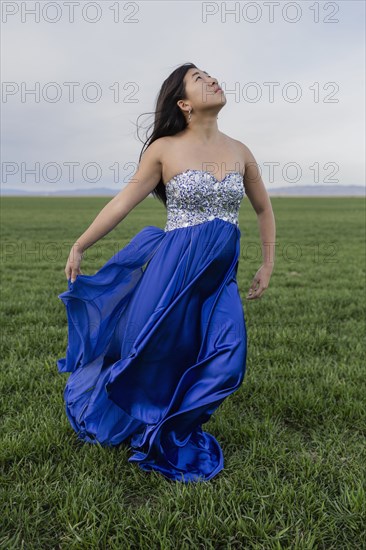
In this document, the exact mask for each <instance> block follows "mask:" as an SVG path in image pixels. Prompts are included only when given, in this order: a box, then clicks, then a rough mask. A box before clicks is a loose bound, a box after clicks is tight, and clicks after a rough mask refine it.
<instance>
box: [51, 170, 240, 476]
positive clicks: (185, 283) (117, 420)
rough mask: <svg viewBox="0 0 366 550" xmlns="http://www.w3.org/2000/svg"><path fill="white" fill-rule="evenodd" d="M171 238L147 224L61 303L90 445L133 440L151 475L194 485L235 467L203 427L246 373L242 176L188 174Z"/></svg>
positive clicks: (173, 187)
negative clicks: (226, 466)
mask: <svg viewBox="0 0 366 550" xmlns="http://www.w3.org/2000/svg"><path fill="white" fill-rule="evenodd" d="M166 195H167V204H166V207H167V221H166V225H165V228H164V229H161V228H159V227H156V226H152V225H148V226H146V227H144V228H143V229H142V230H141V231H140V232H139V233H137V234H136V235H135V236H134V237H133V238H132V239H131V241H130V242H129V243H128V244H127V245H126V246H124V247H123V248H122V249H121V250H120V251H118V252H117V253H116V254H115V255H114V256H113V257H111V258H110V259H109V260H108V261H107V262H106V263H105V264H104V265H103V266H102V267H101V268H100V269H99V271H97V272H96V273H95V274H94V275H78V276H77V278H76V280H75V281H74V283H71V279H68V290H67V291H65V292H63V293H62V294H59V296H58V297H59V298H60V299H61V300H62V302H63V303H64V305H65V308H66V316H67V323H68V343H67V349H66V356H65V357H63V358H61V359H59V360H58V361H57V367H58V371H59V372H60V373H61V372H70V373H71V374H70V376H69V378H68V380H67V382H66V387H65V391H64V400H65V408H66V415H67V417H68V419H69V422H70V424H71V426H72V428H73V430H75V432H76V433H77V437H78V438H79V439H82V440H84V441H85V442H87V443H91V444H97V443H99V444H100V445H102V446H116V445H119V444H120V443H122V442H125V443H126V444H127V445H128V446H129V450H130V451H131V456H130V457H129V458H128V462H136V463H137V464H138V465H139V467H140V468H141V469H142V470H144V471H151V470H155V471H157V472H159V473H160V474H162V475H163V476H165V477H166V478H168V479H170V480H177V481H181V482H183V483H187V482H190V481H206V480H209V479H211V478H213V477H214V476H216V475H217V474H218V473H219V472H220V471H221V470H222V469H223V467H224V458H223V452H222V449H221V447H220V444H219V442H218V441H217V440H216V438H215V437H214V436H213V435H212V434H210V433H208V432H206V431H203V429H202V424H204V423H205V422H207V421H208V420H209V419H210V417H211V415H212V413H213V412H214V411H215V410H216V409H217V408H218V407H219V405H220V404H221V403H222V402H223V401H224V399H225V398H226V397H228V396H229V395H230V394H232V393H233V392H235V391H236V390H238V388H239V387H240V385H241V383H242V382H243V379H244V374H245V370H246V354H247V334H246V326H245V317H244V311H243V305H242V302H241V299H240V294H239V289H238V285H237V280H236V275H237V269H238V262H239V254H240V236H241V231H240V229H239V224H238V212H239V207H240V203H241V200H242V199H243V197H244V195H245V192H244V186H243V176H242V175H241V174H240V173H239V172H229V173H228V174H227V175H226V176H225V178H224V179H223V180H222V181H218V180H217V179H216V178H215V177H214V176H213V174H211V173H210V172H206V171H201V170H186V171H184V172H182V173H180V174H177V175H176V176H175V177H173V178H172V179H171V180H170V181H169V182H168V183H167V185H166Z"/></svg>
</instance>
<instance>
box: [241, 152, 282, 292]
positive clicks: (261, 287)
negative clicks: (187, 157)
mask: <svg viewBox="0 0 366 550" xmlns="http://www.w3.org/2000/svg"><path fill="white" fill-rule="evenodd" d="M242 145H243V147H244V150H243V152H244V158H245V161H244V163H245V173H244V188H245V194H246V196H247V197H248V199H249V201H250V203H251V205H252V206H253V208H254V210H255V212H256V214H257V219H258V226H259V233H260V238H261V243H262V257H263V264H262V265H261V267H260V268H259V269H258V271H257V273H256V274H255V275H254V277H253V281H252V284H251V286H250V288H249V292H248V294H247V296H246V298H247V300H255V299H257V298H260V297H261V296H262V295H263V292H264V291H265V290H266V288H268V285H269V280H270V278H271V275H272V270H273V267H274V260H275V240H276V224H275V218H274V214H273V210H272V205H271V201H270V198H269V195H268V193H267V190H266V188H265V186H264V183H263V180H262V177H261V173H260V168H259V166H258V164H257V162H256V160H255V158H254V156H253V153H252V152H251V151H250V149H249V148H248V147H247V146H246V145H244V144H242Z"/></svg>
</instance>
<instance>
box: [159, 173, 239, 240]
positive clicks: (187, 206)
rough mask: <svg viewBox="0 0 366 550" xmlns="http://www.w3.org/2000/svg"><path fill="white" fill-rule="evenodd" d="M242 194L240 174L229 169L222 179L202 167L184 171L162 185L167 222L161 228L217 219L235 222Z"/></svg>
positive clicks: (185, 225)
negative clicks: (201, 168) (165, 200)
mask: <svg viewBox="0 0 366 550" xmlns="http://www.w3.org/2000/svg"><path fill="white" fill-rule="evenodd" d="M244 195H245V192H244V185H243V176H242V175H241V174H240V173H239V172H229V173H228V174H226V176H225V177H224V179H223V180H222V181H218V180H217V179H216V178H215V176H214V175H213V174H211V173H210V172H206V171H204V170H185V171H184V172H181V173H180V174H177V175H176V176H174V177H173V178H172V179H171V180H170V181H168V183H167V184H166V198H167V202H166V207H167V221H166V225H165V228H164V231H171V230H172V229H177V228H179V227H187V226H189V225H197V224H199V223H203V222H206V221H209V220H213V219H214V218H221V219H222V220H226V221H228V222H231V223H233V224H235V225H239V220H238V214H239V207H240V203H241V200H242V199H243V197H244Z"/></svg>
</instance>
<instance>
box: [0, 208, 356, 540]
mask: <svg viewBox="0 0 366 550" xmlns="http://www.w3.org/2000/svg"><path fill="white" fill-rule="evenodd" d="M108 201H109V199H108V198H72V199H71V198H50V197H47V198H12V197H7V198H3V199H2V260H3V262H2V298H1V310H2V358H3V361H2V368H1V419H2V422H1V440H2V441H1V451H0V459H1V470H2V491H1V500H2V501H1V502H0V504H1V510H2V512H1V516H0V523H1V526H0V533H1V534H0V547H1V548H6V549H13V548H14V549H17V548H24V549H26V550H31V549H35V550H40V549H42V550H43V549H48V548H49V549H66V548H67V549H73V548H75V549H84V548H85V549H94V548H95V549H98V550H99V549H108V550H109V549H118V550H120V549H121V550H124V549H129V548H138V549H145V548H146V549H163V550H165V549H176V548H179V549H184V550H185V549H187V550H188V549H189V550H191V549H198V548H199V549H205V550H206V549H207V550H209V549H215V550H216V549H220V550H221V549H231V548H234V549H239V548H240V549H265V550H267V549H276V550H279V549H288V548H291V549H299V550H303V549H306V550H308V549H325V550H331V549H337V550H343V549H348V548H349V549H352V550H356V549H364V548H365V537H366V532H365V525H366V517H365V463H366V456H365V455H366V453H365V435H366V434H365V432H366V430H365V427H366V422H365V244H364V238H365V201H364V199H363V198H361V199H358V198H329V199H327V198H316V199H315V198H303V199H300V198H272V205H273V209H274V213H275V217H276V225H277V238H276V241H277V251H276V263H275V268H274V271H273V274H272V278H271V281H270V285H269V288H268V289H267V290H266V292H265V294H264V295H263V298H262V299H261V300H256V301H247V300H245V296H246V294H247V291H248V288H249V286H250V283H251V280H252V277H253V276H254V274H255V272H256V271H257V269H258V268H259V267H260V265H261V252H260V250H261V249H260V240H259V234H258V226H257V221H256V216H255V213H254V211H253V209H252V207H251V205H250V203H249V201H248V200H245V201H243V204H242V208H241V211H240V228H241V232H242V238H241V257H240V263H239V270H238V283H239V288H240V292H241V296H242V301H243V307H244V312H245V318H246V324H247V331H248V359H247V372H246V376H245V379H244V383H243V385H242V386H241V388H240V389H239V390H238V391H237V392H236V393H235V394H233V395H231V396H229V397H228V398H227V400H226V401H225V402H224V403H223V404H222V405H221V406H220V407H219V409H218V410H217V411H216V412H215V413H214V414H213V416H212V417H211V419H210V421H209V422H208V423H206V424H204V425H203V429H204V430H205V431H209V432H210V433H212V434H213V435H214V436H215V437H216V438H217V439H218V441H219V443H220V444H221V446H222V449H223V452H224V458H225V466H224V470H223V471H222V472H220V474H219V475H218V476H217V477H216V478H214V479H213V480H211V481H209V482H207V483H197V484H194V483H192V484H189V485H184V484H182V483H179V482H176V483H174V482H170V481H169V480H166V479H165V478H164V477H163V476H161V475H160V474H158V473H157V472H149V473H148V472H143V471H142V470H140V469H139V468H138V466H137V464H132V463H128V462H127V459H128V457H129V454H128V452H127V448H126V447H124V446H123V445H121V446H119V447H118V448H112V449H111V448H103V447H101V446H93V445H88V444H85V443H82V442H81V441H77V440H76V434H75V432H74V431H73V430H72V428H71V426H70V425H69V423H68V420H67V418H66V415H65V413H64V402H63V389H64V386H65V384H66V381H67V377H68V376H69V375H68V374H59V373H58V371H57V366H56V360H57V359H58V358H60V357H63V356H64V353H65V350H66V343H67V324H66V313H65V308H64V305H63V304H62V302H61V301H60V300H59V298H58V294H60V293H61V292H63V291H64V290H66V289H67V281H66V277H65V274H64V268H65V264H66V260H67V256H68V253H69V250H70V247H71V245H72V243H73V242H74V241H75V240H76V239H77V237H78V236H79V235H81V233H83V232H84V230H85V229H86V228H87V227H88V225H89V224H90V223H91V222H92V220H93V219H94V217H95V216H96V215H97V213H98V212H99V211H100V209H101V208H102V207H103V206H104V205H105V204H106V203H107V202H108ZM164 223H165V210H164V208H163V206H162V205H161V204H160V203H158V202H157V201H156V200H150V199H147V200H145V201H143V202H142V203H141V204H140V205H138V206H137V207H136V208H135V209H134V210H133V211H132V212H131V213H130V214H129V216H128V217H127V218H126V219H125V220H124V221H122V222H121V224H119V226H118V227H117V228H115V229H114V230H113V231H112V232H111V233H109V234H108V235H107V236H106V237H104V238H103V239H102V240H101V241H99V242H98V243H96V244H95V245H94V246H93V247H92V248H90V249H89V250H87V251H86V253H85V258H84V260H83V263H82V267H81V269H82V271H83V273H84V274H93V273H95V272H96V271H97V270H98V269H99V268H100V267H101V266H102V265H103V263H105V261H107V260H108V259H109V258H110V257H111V255H112V254H114V253H115V252H117V251H118V250H119V249H120V248H121V247H122V246H124V245H125V244H127V243H128V242H129V240H130V239H131V238H132V236H133V235H134V234H136V233H137V232H138V231H140V230H141V229H142V228H143V227H144V226H145V225H158V226H159V227H162V228H163V227H164Z"/></svg>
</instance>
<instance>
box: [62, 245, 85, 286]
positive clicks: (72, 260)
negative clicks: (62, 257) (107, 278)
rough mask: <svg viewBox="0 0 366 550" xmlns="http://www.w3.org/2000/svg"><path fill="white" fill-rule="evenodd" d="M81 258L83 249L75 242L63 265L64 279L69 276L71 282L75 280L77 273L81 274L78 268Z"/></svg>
mask: <svg viewBox="0 0 366 550" xmlns="http://www.w3.org/2000/svg"><path fill="white" fill-rule="evenodd" d="M82 259H83V250H82V249H81V248H80V247H79V246H78V244H77V243H75V244H74V245H73V246H72V248H71V250H70V254H69V257H68V259H67V263H66V267H65V274H66V279H69V278H70V277H71V282H72V283H73V282H74V281H75V279H76V277H77V275H82V271H81V270H80V264H81V260H82Z"/></svg>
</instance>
